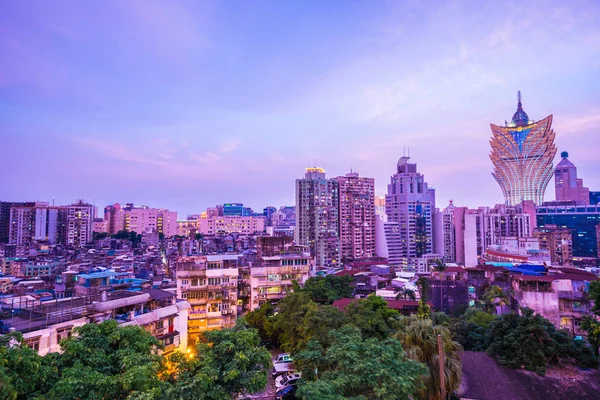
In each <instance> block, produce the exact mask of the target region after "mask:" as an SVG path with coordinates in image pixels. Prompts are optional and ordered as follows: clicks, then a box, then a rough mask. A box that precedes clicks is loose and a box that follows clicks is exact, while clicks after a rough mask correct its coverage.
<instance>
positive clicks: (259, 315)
mask: <svg viewBox="0 0 600 400" xmlns="http://www.w3.org/2000/svg"><path fill="white" fill-rule="evenodd" d="M274 310H275V307H273V305H272V304H271V303H264V304H262V305H261V306H260V307H259V308H257V309H255V310H254V311H250V312H249V313H247V314H246V315H244V320H245V321H246V323H247V324H248V325H249V326H250V327H251V328H254V329H256V330H257V331H258V335H259V336H260V338H261V339H262V340H275V341H276V340H277V337H276V336H275V335H273V334H272V333H273V332H274V328H273V326H272V324H273V321H272V317H273V312H274Z"/></svg>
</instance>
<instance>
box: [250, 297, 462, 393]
mask: <svg viewBox="0 0 600 400" xmlns="http://www.w3.org/2000/svg"><path fill="white" fill-rule="evenodd" d="M275 310H276V311H275ZM427 315H429V313H428V314H427ZM432 316H433V317H435V319H436V320H437V321H438V322H439V324H442V323H443V324H446V323H447V322H448V317H446V316H445V315H439V313H435V314H433V315H432ZM245 318H246V320H247V321H248V323H249V324H250V325H251V326H253V327H255V328H257V329H258V330H259V332H262V333H263V334H264V335H266V336H264V337H263V339H265V340H275V341H277V342H279V343H280V345H281V348H282V349H283V350H285V351H291V352H292V353H294V354H295V360H296V361H295V362H296V366H297V367H299V368H300V369H301V370H302V371H303V378H304V381H305V382H304V383H303V384H301V386H300V387H299V389H298V396H299V397H300V398H302V399H315V398H319V399H342V398H355V399H365V398H373V399H380V398H381V399H388V398H389V399H401V398H407V397H408V396H411V397H412V398H415V396H417V398H421V399H429V398H436V396H439V378H437V375H438V371H439V364H438V363H437V334H438V333H439V334H442V336H443V342H444V349H445V351H446V352H447V353H448V356H447V358H446V364H445V365H446V375H447V377H446V381H447V385H446V387H447V388H448V389H449V390H450V392H451V391H453V390H455V389H457V388H458V382H459V381H460V369H461V365H460V356H459V354H460V352H459V350H460V345H459V344H458V343H457V342H454V341H453V340H452V338H451V334H450V332H449V330H448V329H447V328H445V327H443V326H442V325H436V324H435V323H434V322H433V321H432V320H431V319H421V318H417V317H410V318H409V317H403V316H401V315H400V314H399V313H398V312H397V311H396V310H393V309H390V308H389V307H388V306H387V302H386V301H385V300H383V299H382V298H381V297H378V296H375V295H371V296H368V297H367V298H366V299H361V300H356V301H353V302H351V303H350V304H348V305H347V306H346V308H345V309H344V311H340V310H338V309H337V308H335V307H332V306H330V305H320V304H318V303H316V302H314V301H313V300H312V299H311V296H310V295H309V294H308V293H307V292H305V291H303V290H297V291H296V292H294V293H292V294H290V295H288V296H286V298H284V299H283V300H281V301H280V302H279V303H278V304H277V307H276V308H275V309H274V308H273V307H272V306H269V305H263V306H261V307H260V308H259V309H257V310H255V311H253V312H251V313H248V314H247V315H246V317H245ZM432 349H433V350H435V354H433V353H432ZM405 350H406V351H405ZM436 382H437V383H436ZM436 385H437V386H436ZM427 386H431V387H432V388H429V389H428V388H427ZM432 394H433V397H431V395H432ZM352 396H354V397H352Z"/></svg>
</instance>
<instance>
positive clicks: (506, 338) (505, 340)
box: [486, 308, 597, 375]
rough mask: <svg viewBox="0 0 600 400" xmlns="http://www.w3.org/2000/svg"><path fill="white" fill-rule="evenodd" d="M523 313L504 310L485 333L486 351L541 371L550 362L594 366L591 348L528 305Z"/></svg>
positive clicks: (509, 364) (508, 362)
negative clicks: (555, 325) (506, 312)
mask: <svg viewBox="0 0 600 400" xmlns="http://www.w3.org/2000/svg"><path fill="white" fill-rule="evenodd" d="M522 314H523V315H518V314H515V313H510V314H505V315H502V316H500V317H499V318H497V319H496V320H494V321H493V322H492V323H491V324H490V327H489V329H488V331H487V334H486V344H487V351H488V353H489V354H490V355H492V356H494V357H496V358H497V359H498V361H499V362H500V363H501V364H503V365H506V366H507V367H509V368H515V369H517V368H525V369H528V370H530V371H534V372H536V373H538V374H540V375H544V374H545V373H546V368H547V367H548V365H556V364H559V365H562V364H579V365H580V366H582V367H595V366H596V365H597V359H596V358H595V356H594V354H593V351H592V349H590V348H589V347H588V346H586V345H585V344H583V343H581V342H576V341H574V340H573V337H572V336H571V335H570V334H569V333H568V332H565V331H559V330H557V329H556V328H555V327H554V325H553V324H552V323H551V322H550V321H548V320H547V319H545V318H544V317H542V316H541V315H538V314H536V315H534V313H533V310H531V309H529V308H523V309H522Z"/></svg>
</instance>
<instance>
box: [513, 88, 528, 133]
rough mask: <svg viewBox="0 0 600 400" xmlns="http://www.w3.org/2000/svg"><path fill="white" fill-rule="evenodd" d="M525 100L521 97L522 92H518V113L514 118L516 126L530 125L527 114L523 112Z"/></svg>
mask: <svg viewBox="0 0 600 400" xmlns="http://www.w3.org/2000/svg"><path fill="white" fill-rule="evenodd" d="M522 100H523V96H522V95H521V91H520V90H519V91H518V92H517V112H515V114H514V115H513V117H512V121H511V122H512V123H513V124H515V125H516V126H524V125H527V124H528V123H529V116H527V113H525V111H523V104H522V103H521V101H522Z"/></svg>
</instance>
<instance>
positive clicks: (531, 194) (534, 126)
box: [490, 92, 556, 205]
mask: <svg viewBox="0 0 600 400" xmlns="http://www.w3.org/2000/svg"><path fill="white" fill-rule="evenodd" d="M490 127H491V128H492V139H491V140H490V145H491V147H492V151H491V153H490V159H491V160H492V163H493V164H494V172H493V173H492V175H493V176H494V178H495V179H496V181H497V182H498V184H499V185H500V188H501V189H502V193H504V199H505V202H506V204H507V205H515V204H519V203H521V202H522V201H523V200H533V201H534V203H535V204H537V205H540V204H542V203H543V201H544V192H545V191H546V186H548V182H549V181H550V179H551V178H552V175H553V173H554V167H553V165H552V162H553V160H554V156H555V155H556V146H555V145H554V136H555V133H554V131H553V130H552V115H549V116H547V117H546V118H544V119H542V120H540V121H537V122H535V121H531V120H530V119H529V117H528V116H527V114H526V113H525V111H523V106H522V104H521V92H519V93H518V105H517V112H515V114H514V115H513V118H512V120H511V122H510V123H506V124H505V126H497V125H494V124H490Z"/></svg>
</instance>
